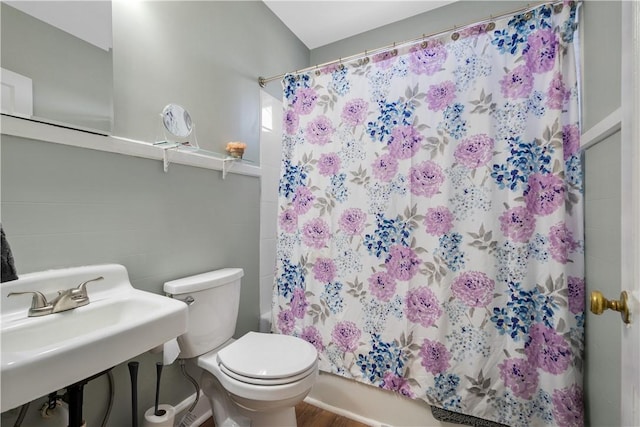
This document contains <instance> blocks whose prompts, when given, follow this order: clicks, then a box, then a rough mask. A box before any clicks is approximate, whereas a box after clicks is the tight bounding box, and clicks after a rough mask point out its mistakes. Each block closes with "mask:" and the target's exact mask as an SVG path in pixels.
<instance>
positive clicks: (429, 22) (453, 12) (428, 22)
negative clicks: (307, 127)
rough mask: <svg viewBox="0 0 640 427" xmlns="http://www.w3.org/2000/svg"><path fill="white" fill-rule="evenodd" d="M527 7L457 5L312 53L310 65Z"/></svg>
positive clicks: (508, 3)
mask: <svg viewBox="0 0 640 427" xmlns="http://www.w3.org/2000/svg"><path fill="white" fill-rule="evenodd" d="M523 6H526V4H523V2H522V1H475V0H474V1H468V0H467V1H457V2H455V3H452V4H450V5H447V6H444V7H440V8H438V9H435V10H432V11H430V12H427V13H423V14H420V15H416V16H413V17H411V18H407V19H404V20H402V21H398V22H395V23H392V24H389V25H385V26H383V27H380V28H377V29H375V30H371V31H367V32H365V33H362V34H359V35H356V36H353V37H350V38H348V39H344V40H340V41H337V42H335V43H332V44H329V45H326V46H322V47H319V48H317V49H313V50H312V51H311V64H321V63H323V62H327V61H332V60H334V59H338V58H341V57H343V58H344V57H346V56H350V55H355V54H357V53H359V52H364V51H365V50H372V49H376V48H379V47H383V46H387V45H390V44H392V43H394V42H402V41H405V40H410V39H414V38H418V37H421V36H422V35H423V34H427V35H429V34H433V33H437V32H440V31H445V30H448V29H450V28H452V27H453V26H454V25H455V26H461V25H465V24H472V23H474V22H476V21H478V20H479V19H484V18H487V17H489V16H490V15H494V16H496V15H498V14H501V13H505V12H509V11H512V10H515V9H518V8H521V7H523Z"/></svg>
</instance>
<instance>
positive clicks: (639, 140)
mask: <svg viewBox="0 0 640 427" xmlns="http://www.w3.org/2000/svg"><path fill="white" fill-rule="evenodd" d="M621 43H622V76H621V77H622V79H621V81H622V84H621V89H622V94H621V104H622V105H621V109H622V126H621V131H622V134H621V136H622V139H621V140H622V150H621V155H622V159H621V170H620V173H621V186H622V187H621V193H622V201H621V203H622V206H621V208H622V217H621V227H622V229H621V236H623V237H622V243H621V245H622V248H621V254H622V259H621V268H622V271H621V280H622V283H621V288H622V289H625V290H627V291H629V293H630V294H631V298H630V305H631V311H632V324H631V326H630V327H628V328H624V329H623V331H622V346H621V361H620V362H621V374H620V376H621V378H620V387H621V390H620V391H621V393H620V396H621V402H620V404H621V407H620V415H621V417H620V419H621V421H622V425H628V426H640V366H638V361H640V265H639V264H640V262H639V260H640V168H638V165H640V147H639V145H640V123H639V122H638V120H637V118H638V117H640V2H638V1H622V40H621Z"/></svg>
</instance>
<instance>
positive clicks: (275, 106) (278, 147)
mask: <svg viewBox="0 0 640 427" xmlns="http://www.w3.org/2000/svg"><path fill="white" fill-rule="evenodd" d="M260 103H261V125H262V131H261V133H260V167H261V169H262V175H261V179H260V331H263V332H269V331H271V299H272V289H273V279H274V275H273V274H274V266H275V262H276V225H277V221H278V181H279V179H280V162H281V160H282V102H281V101H280V100H278V99H276V98H274V97H273V96H271V95H269V94H268V93H267V92H265V91H260Z"/></svg>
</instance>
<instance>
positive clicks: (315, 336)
mask: <svg viewBox="0 0 640 427" xmlns="http://www.w3.org/2000/svg"><path fill="white" fill-rule="evenodd" d="M300 338H302V339H303V340H305V341H307V342H309V343H311V344H313V346H314V347H315V348H316V350H318V352H321V351H324V344H323V343H322V335H321V334H320V332H319V331H318V329H317V328H316V327H315V326H306V327H305V328H303V329H302V333H301V334H300Z"/></svg>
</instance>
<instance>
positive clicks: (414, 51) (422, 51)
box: [409, 41, 447, 76]
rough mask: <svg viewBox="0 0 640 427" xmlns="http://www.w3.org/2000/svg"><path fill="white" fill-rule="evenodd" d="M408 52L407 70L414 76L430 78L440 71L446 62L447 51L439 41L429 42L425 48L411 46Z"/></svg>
mask: <svg viewBox="0 0 640 427" xmlns="http://www.w3.org/2000/svg"><path fill="white" fill-rule="evenodd" d="M409 52H410V56H409V69H410V70H411V72H412V73H414V74H426V75H428V76H431V75H433V74H435V73H437V72H438V71H440V70H441V69H442V65H443V64H444V62H445V61H446V60H447V49H446V48H445V47H444V45H443V44H442V42H440V41H433V42H430V43H429V44H428V45H427V47H425V48H423V47H422V46H421V45H416V46H413V47H412V48H411V49H410V50H409Z"/></svg>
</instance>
